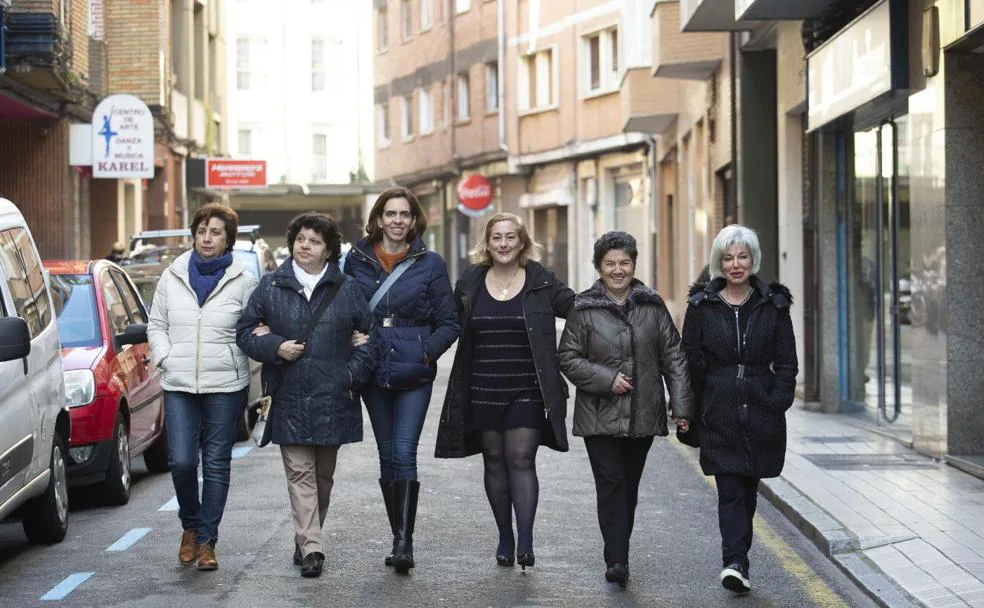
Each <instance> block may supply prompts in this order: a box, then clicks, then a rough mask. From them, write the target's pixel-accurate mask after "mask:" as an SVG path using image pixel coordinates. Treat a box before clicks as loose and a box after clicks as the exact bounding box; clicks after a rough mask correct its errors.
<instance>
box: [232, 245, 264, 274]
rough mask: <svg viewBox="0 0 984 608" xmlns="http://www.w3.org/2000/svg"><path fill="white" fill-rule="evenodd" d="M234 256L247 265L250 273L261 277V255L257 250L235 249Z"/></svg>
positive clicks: (247, 270)
mask: <svg viewBox="0 0 984 608" xmlns="http://www.w3.org/2000/svg"><path fill="white" fill-rule="evenodd" d="M232 257H233V259H235V260H236V261H237V262H239V263H240V264H242V265H243V266H245V267H246V272H248V273H250V274H251V275H253V276H254V277H256V278H257V279H258V278H260V256H258V255H256V252H255V251H246V250H245V249H233V250H232Z"/></svg>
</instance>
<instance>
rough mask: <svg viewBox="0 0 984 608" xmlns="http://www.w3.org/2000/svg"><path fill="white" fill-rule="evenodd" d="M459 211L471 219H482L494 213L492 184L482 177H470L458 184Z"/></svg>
mask: <svg viewBox="0 0 984 608" xmlns="http://www.w3.org/2000/svg"><path fill="white" fill-rule="evenodd" d="M458 203H460V204H459V205H458V210H459V211H461V212H462V213H464V214H465V215H467V216H469V217H482V216H483V215H485V214H486V213H488V212H490V211H492V210H493V209H494V208H495V205H493V204H492V183H491V182H489V180H488V179H486V178H485V177H483V176H481V175H469V176H468V177H466V178H465V179H463V180H461V181H460V182H458Z"/></svg>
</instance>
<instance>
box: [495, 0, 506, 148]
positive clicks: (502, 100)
mask: <svg viewBox="0 0 984 608" xmlns="http://www.w3.org/2000/svg"><path fill="white" fill-rule="evenodd" d="M496 4H497V5H498V6H497V7H496V11H497V19H498V22H499V60H498V64H497V69H496V72H497V73H496V78H497V79H498V80H499V86H498V89H497V93H498V96H499V99H498V101H497V102H496V103H498V104H499V149H500V150H502V151H503V152H505V153H506V154H507V155H508V154H509V147H508V146H507V145H506V93H505V86H503V85H504V84H505V82H506V79H505V72H506V2H505V0H498V2H497V3H496Z"/></svg>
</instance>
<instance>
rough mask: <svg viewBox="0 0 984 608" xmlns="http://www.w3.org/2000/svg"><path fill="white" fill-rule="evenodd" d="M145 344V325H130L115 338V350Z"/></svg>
mask: <svg viewBox="0 0 984 608" xmlns="http://www.w3.org/2000/svg"><path fill="white" fill-rule="evenodd" d="M145 342H147V324H146V323H131V324H130V325H127V326H126V329H125V330H124V331H123V333H121V334H117V336H116V348H120V347H122V346H123V345H125V344H144V343H145Z"/></svg>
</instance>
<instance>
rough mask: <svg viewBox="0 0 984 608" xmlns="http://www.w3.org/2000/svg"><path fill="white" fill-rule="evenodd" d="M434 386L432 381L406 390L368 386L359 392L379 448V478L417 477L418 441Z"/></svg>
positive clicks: (410, 478) (388, 479)
mask: <svg viewBox="0 0 984 608" xmlns="http://www.w3.org/2000/svg"><path fill="white" fill-rule="evenodd" d="M433 388H434V383H433V382H428V383H427V384H425V385H424V386H421V387H419V388H415V389H412V390H408V391H391V390H386V389H382V388H379V387H378V386H371V387H369V388H368V389H366V391H365V393H364V394H363V395H362V398H363V399H364V400H365V402H366V410H367V411H368V412H369V421H370V422H371V423H372V432H373V434H374V435H376V445H377V447H378V448H379V478H380V479H382V480H383V481H384V482H389V481H397V480H405V479H409V480H416V479H417V444H418V443H419V442H420V432H421V431H422V430H423V428H424V419H425V418H426V417H427V406H429V405H430V398H431V391H432V390H433Z"/></svg>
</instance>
